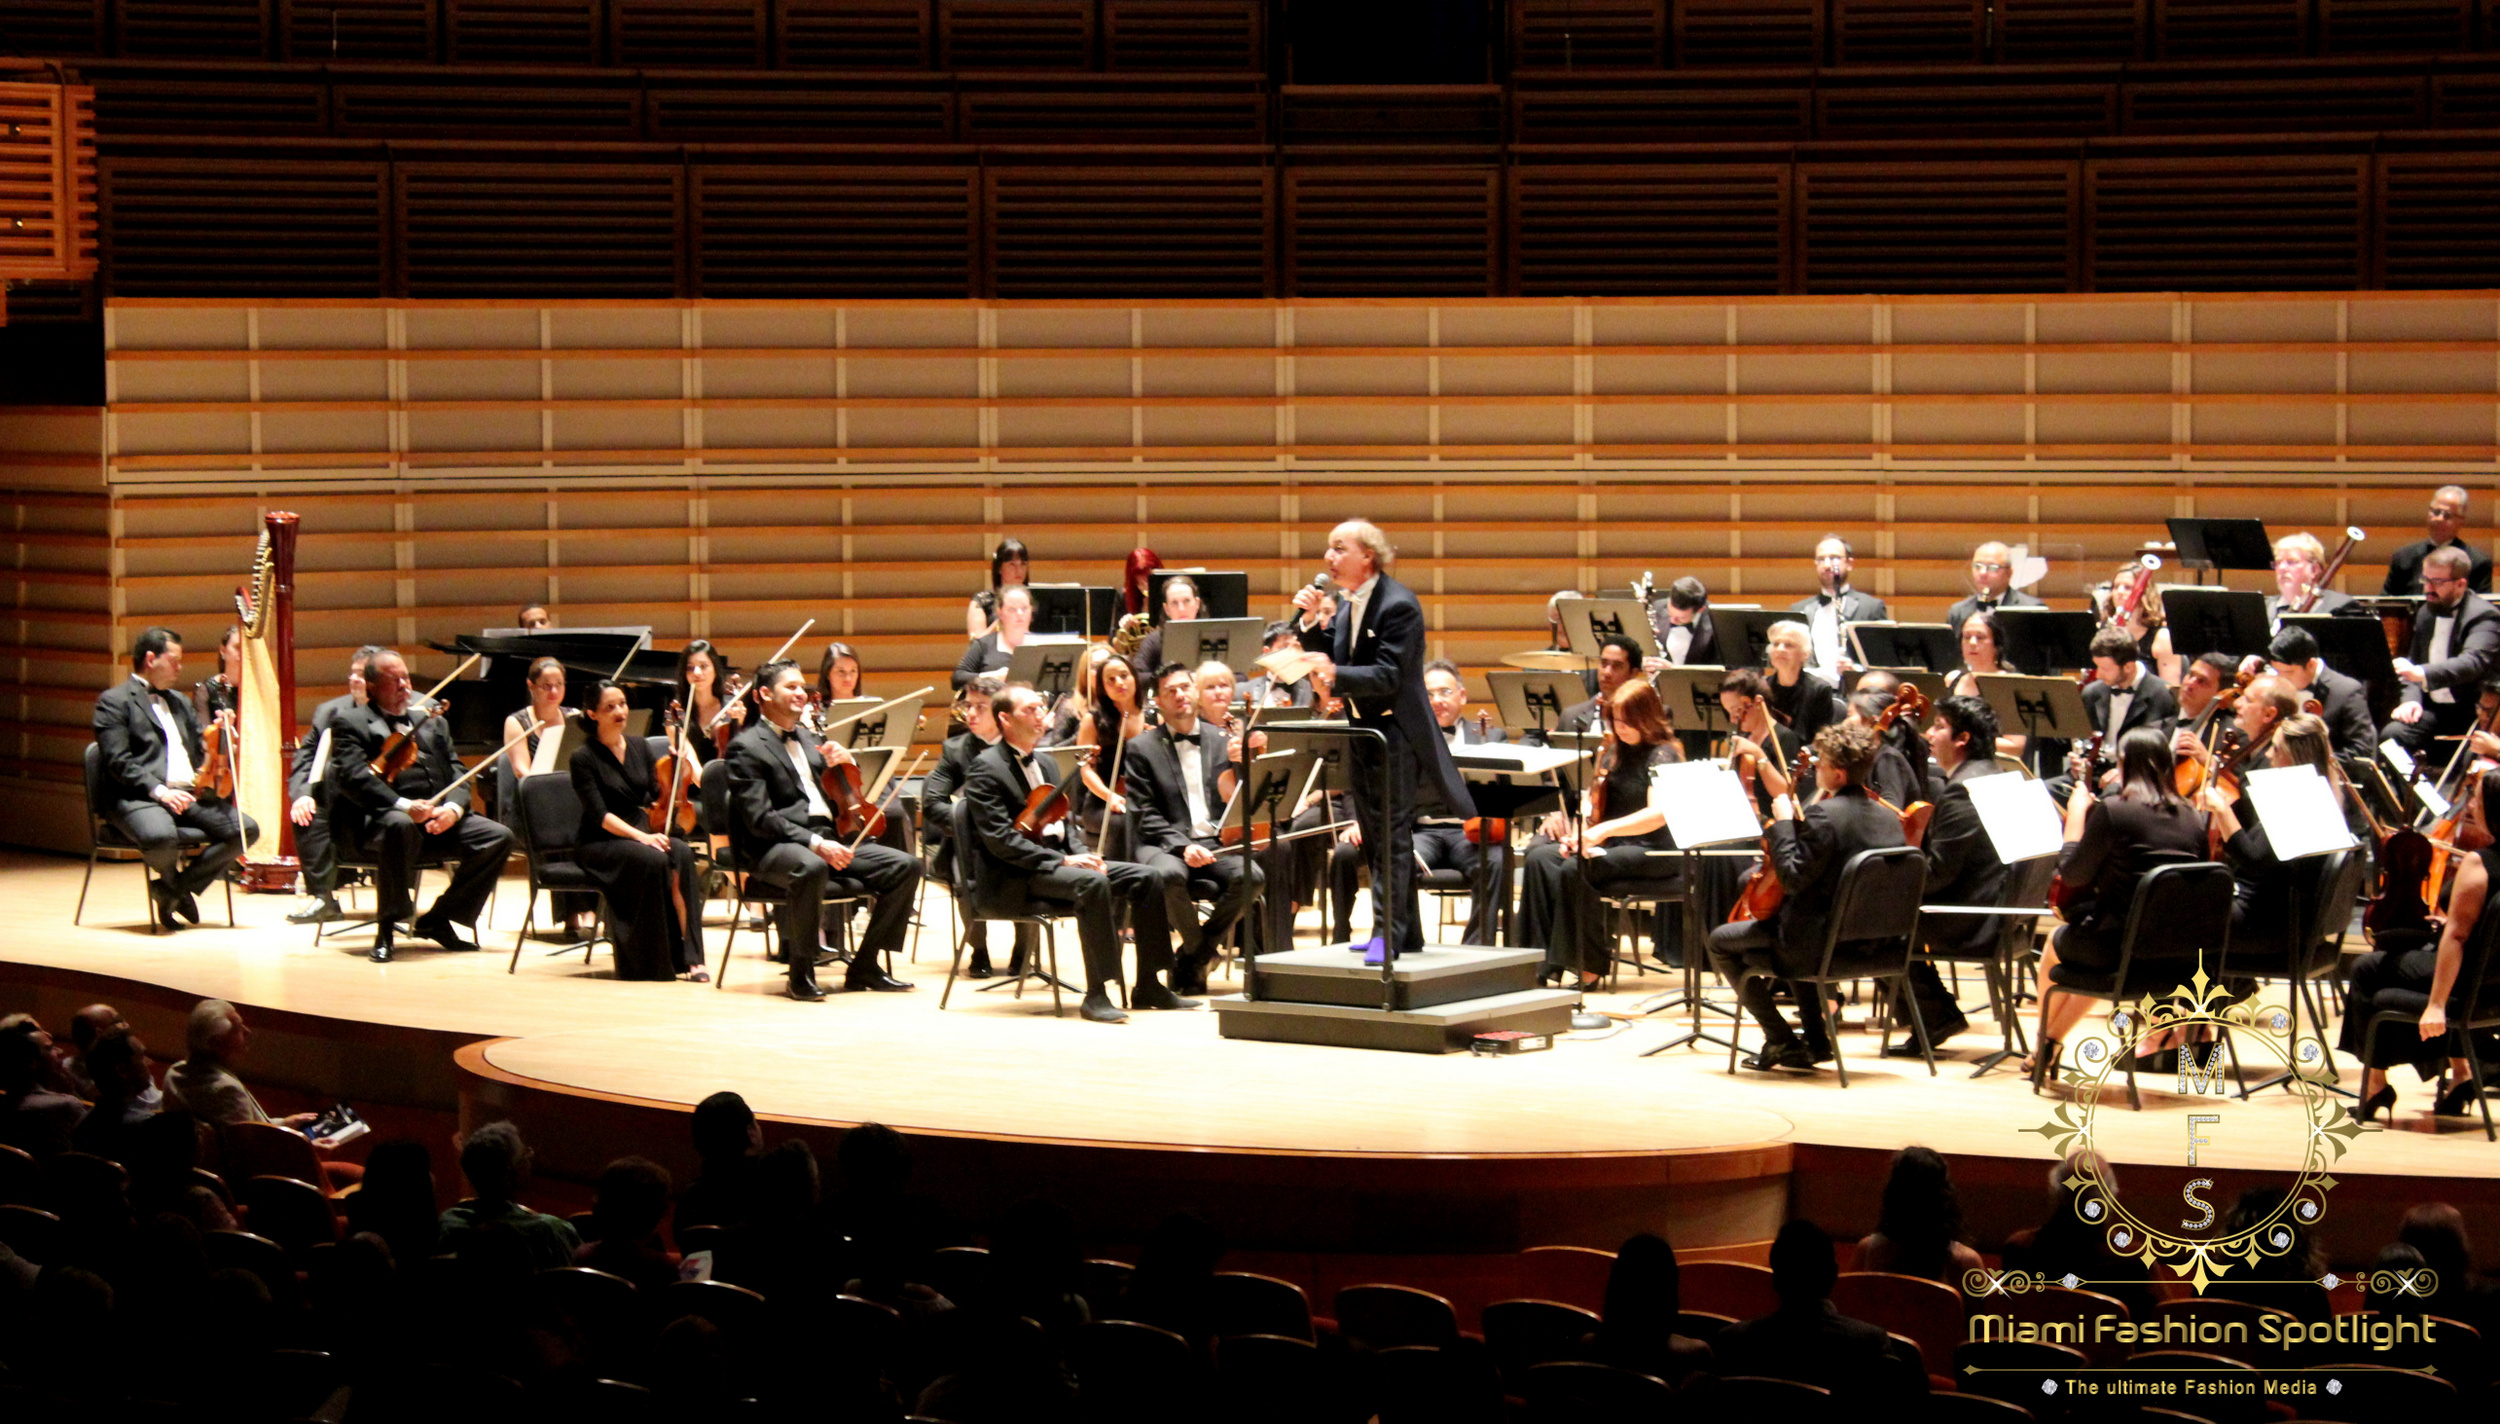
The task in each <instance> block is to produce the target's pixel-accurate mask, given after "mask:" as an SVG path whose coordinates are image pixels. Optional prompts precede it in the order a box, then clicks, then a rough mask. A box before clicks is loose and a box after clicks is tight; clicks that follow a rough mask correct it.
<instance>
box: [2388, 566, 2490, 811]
mask: <svg viewBox="0 0 2500 1424" xmlns="http://www.w3.org/2000/svg"><path fill="white" fill-rule="evenodd" d="M2473 568H2474V561H2473V557H2472V556H2471V555H2469V554H2467V553H2466V552H2465V551H2464V550H2463V549H2455V548H2447V549H2433V550H2431V552H2430V553H2429V555H2428V556H2427V557H2425V558H2424V559H2423V560H2422V606H2421V607H2420V608H2419V609H2417V610H2416V611H2415V612H2414V615H2413V641H2412V642H2411V643H2410V644H2408V645H2407V647H2406V650H2405V656H2404V657H2403V658H2401V659H2399V660H2398V661H2397V663H2396V676H2398V677H2400V678H2402V679H2404V683H2405V687H2404V691H2403V692H2402V693H2401V694H2399V700H2398V701H2397V703H2396V710H2395V711H2394V712H2393V713H2390V714H2389V715H2390V717H2391V718H2392V719H2393V720H2391V721H2390V722H2389V723H2388V725H2387V727H2386V729H2385V730H2386V733H2387V736H2388V738H2389V739H2390V740H2392V741H2394V742H2395V743H2396V744H2397V745H2399V746H2401V747H2403V748H2404V749H2405V750H2406V751H2407V752H2410V753H2411V754H2412V756H2413V759H2414V761H2415V762H2416V763H2417V764H2418V763H2420V762H2422V761H2423V759H2424V758H2426V757H2429V756H2432V755H2434V751H2433V748H2434V746H2435V745H2436V744H2437V743H2438V742H2439V740H2440V739H2441V738H2448V739H2451V740H2453V739H2454V738H2457V737H2461V736H2464V735H2465V733H2466V732H2467V731H2468V730H2469V729H2470V728H2471V727H2472V726H2473V724H2474V696H2475V690H2476V689H2477V688H2480V687H2481V686H2482V685H2483V684H2484V683H2486V682H2488V681H2490V680H2491V678H2492V676H2493V674H2495V673H2500V608H2494V607H2492V606H2491V604H2490V603H2489V602H2488V601H2486V600H2485V599H2484V598H2483V596H2482V595H2481V594H2479V593H2476V592H2474V591H2473V590H2472V588H2471V587H2469V586H2468V580H2469V579H2470V578H2471V576H2472V573H2473ZM2436 755H2437V756H2438V758H2439V761H2440V763H2441V764H2444V763H2445V762H2446V761H2447V756H2448V753H2447V749H2446V748H2445V747H2444V746H2442V747H2439V749H2438V751H2437V752H2436ZM2432 770H2434V771H2435V770H2436V767H2434V768H2432Z"/></svg>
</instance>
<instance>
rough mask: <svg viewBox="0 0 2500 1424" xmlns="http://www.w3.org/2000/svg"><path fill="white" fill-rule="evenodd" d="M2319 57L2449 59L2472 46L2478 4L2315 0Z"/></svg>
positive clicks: (2466, 1) (2422, 0)
mask: <svg viewBox="0 0 2500 1424" xmlns="http://www.w3.org/2000/svg"><path fill="white" fill-rule="evenodd" d="M2317 4H2318V52H2319V53H2321V54H2379V53H2387V52H2391V51H2392V52H2413V53H2425V54H2438V53H2446V52H2450V51H2455V50H2464V49H2471V48H2473V45H2474V0H2317Z"/></svg>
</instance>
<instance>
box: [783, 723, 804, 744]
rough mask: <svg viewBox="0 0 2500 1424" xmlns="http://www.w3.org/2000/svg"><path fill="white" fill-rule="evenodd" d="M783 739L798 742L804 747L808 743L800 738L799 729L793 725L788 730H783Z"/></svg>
mask: <svg viewBox="0 0 2500 1424" xmlns="http://www.w3.org/2000/svg"><path fill="white" fill-rule="evenodd" d="M781 739H782V740H783V741H785V742H792V743H796V744H797V745H799V746H802V747H803V746H806V745H807V743H806V742H805V741H802V740H801V739H800V734H799V729H798V728H796V727H792V728H790V729H789V730H788V731H785V732H783V733H782V734H781Z"/></svg>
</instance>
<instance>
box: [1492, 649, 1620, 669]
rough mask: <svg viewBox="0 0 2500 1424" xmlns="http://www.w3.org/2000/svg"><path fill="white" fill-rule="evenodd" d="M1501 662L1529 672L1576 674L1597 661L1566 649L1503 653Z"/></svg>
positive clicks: (1594, 664)
mask: <svg viewBox="0 0 2500 1424" xmlns="http://www.w3.org/2000/svg"><path fill="white" fill-rule="evenodd" d="M1502 661H1503V662H1505V663H1508V664H1509V665H1511V666H1512V667H1515V668H1526V669H1527V670H1528V671H1530V672H1578V671H1580V670H1581V669H1583V668H1590V667H1595V666H1596V665H1597V659H1595V658H1584V657H1582V656H1580V655H1579V654H1578V653H1575V652H1572V651H1571V650H1569V649H1568V648H1531V649H1529V650H1528V651H1527V652H1524V653H1504V654H1502Z"/></svg>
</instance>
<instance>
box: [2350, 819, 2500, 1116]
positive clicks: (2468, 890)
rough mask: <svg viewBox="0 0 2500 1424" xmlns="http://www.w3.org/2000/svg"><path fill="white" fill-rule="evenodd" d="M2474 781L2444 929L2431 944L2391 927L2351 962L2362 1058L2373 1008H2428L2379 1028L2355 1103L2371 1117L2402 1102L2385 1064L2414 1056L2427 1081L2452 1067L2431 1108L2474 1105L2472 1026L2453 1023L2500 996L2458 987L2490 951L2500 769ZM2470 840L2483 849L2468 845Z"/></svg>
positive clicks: (2498, 872)
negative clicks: (2494, 807) (2473, 995)
mask: <svg viewBox="0 0 2500 1424" xmlns="http://www.w3.org/2000/svg"><path fill="white" fill-rule="evenodd" d="M2466 788H2467V791H2468V792H2469V794H2468V795H2465V796H2463V797H2460V798H2459V801H2460V804H2459V805H2458V807H2457V829H2456V842H2457V845H2458V847H2459V849H2458V851H2457V852H2456V854H2455V856H2454V858H2453V859H2452V860H2451V862H2450V864H2451V865H2452V866H2453V868H2454V878H2453V880H2452V881H2451V883H2450V885H2449V889H2448V919H2447V923H2446V924H2445V925H2444V926H2441V927H2440V928H2439V930H2438V937H2437V938H2436V939H2435V940H2432V941H2431V942H2429V943H2424V942H2423V941H2422V939H2421V937H2420V936H2419V934H2418V933H2413V934H2404V935H2401V936H2400V935H2398V934H2396V933H2393V932H2391V933H2388V934H2383V935H2381V936H2379V937H2378V947H2377V948H2375V949H2373V950H2371V951H2370V952H2369V953H2368V954H2365V955H2362V956H2361V957H2360V958H2359V959H2356V960H2354V961H2353V962H2352V979H2351V987H2350V988H2349V989H2348V990H2346V992H2345V997H2344V1027H2343V1038H2342V1042H2341V1044H2340V1045H2339V1046H2340V1047H2342V1049H2343V1050H2344V1051H2345V1052H2346V1053H2349V1054H2351V1055H2353V1056H2354V1057H2355V1058H2359V1057H2361V1051H2362V1048H2363V1045H2364V1041H2365V1040H2366V1039H2367V1037H2368V1029H2369V1024H2370V1017H2371V1015H2373V1014H2376V1013H2378V1012H2379V1011H2381V1010H2394V1011H2397V1012H2401V1013H2410V1014H2419V1015H2421V1018H2420V1020H2419V1021H2418V1022H2417V1023H2414V1024H2403V1023H2391V1024H2386V1025H2383V1026H2382V1027H2381V1028H2380V1029H2379V1031H2378V1042H2377V1043H2376V1044H2375V1045H2372V1049H2373V1052H2372V1056H2371V1057H2370V1058H2369V1059H2368V1060H2367V1061H2366V1062H2365V1063H2364V1064H2363V1065H2362V1068H2361V1106H2360V1107H2358V1108H2356V1109H2354V1111H2353V1116H2354V1117H2355V1118H2358V1119H2359V1120H2361V1121H2363V1122H2368V1121H2369V1120H2370V1119H2372V1118H2375V1117H2380V1116H2385V1115H2389V1114H2392V1113H2393V1112H2394V1111H2395V1107H2396V1085H2395V1084H2394V1083H2393V1082H2392V1081H2390V1080H2389V1078H2388V1076H2387V1070H2388V1069H2390V1068H2393V1067H2395V1066H2396V1065H2397V1064H2399V1063H2409V1064H2411V1065H2413V1071H2414V1073H2415V1074H2416V1075H2417V1076H2418V1077H2420V1078H2421V1079H2422V1081H2424V1082H2426V1083H2427V1082H2429V1081H2431V1080H2432V1078H2434V1077H2435V1076H2437V1075H2438V1073H2439V1071H2440V1069H2441V1068H2442V1067H2443V1066H2445V1067H2446V1069H2447V1073H2448V1080H2447V1082H2445V1083H2444V1084H2442V1085H2441V1086H2440V1089H2439V1096H2438V1098H2437V1099H2436V1100H2435V1101H2434V1102H2433V1103H2432V1104H2431V1113H2432V1115H2433V1116H2435V1117H2447V1116H2454V1115H2458V1114H2462V1113H2467V1112H2471V1111H2472V1110H2473V1107H2474V1074H2473V1067H2472V1065H2471V1064H2469V1063H2467V1062H2466V1060H2465V1059H2464V1058H2463V1057H2462V1056H2461V1055H2457V1054H2455V1053H2454V1052H2453V1050H2455V1049H2458V1048H2466V1049H2468V1051H2471V1045H2469V1044H2467V1043H2466V1042H2465V1041H2464V1035H2462V1034H2451V1033H2450V1032H2449V1030H2448V1020H2449V1018H2450V1016H2451V1015H2454V1016H2456V1017H2459V1018H2464V1017H2468V1016H2471V1015H2473V1014H2475V1013H2477V1012H2479V1011H2481V1010H2483V1009H2486V1008H2488V1007H2489V1006H2490V1004H2491V1002H2492V1000H2494V999H2495V998H2500V985H2495V984H2485V985H2484V986H2483V1001H2482V1002H2481V1003H2479V1004H2472V1003H2466V1002H2465V1001H2464V1000H2463V999H2462V997H2460V995H2459V990H2460V989H2461V988H2462V987H2463V986H2464V983H2465V981H2466V980H2467V979H2468V978H2469V977H2471V969H2472V966H2471V965H2470V964H2469V963H2468V962H2467V959H2466V956H2467V954H2468V953H2470V952H2476V951H2479V952H2482V953H2484V954H2486V955H2487V954H2488V953H2489V952H2490V951H2489V949H2488V945H2489V944H2490V941H2491V936H2490V935H2489V934H2488V933H2482V932H2480V931H2486V930H2488V929H2489V928H2490V927H2489V926H2486V925H2484V924H2483V918H2484V916H2485V915H2486V914H2487V913H2488V912H2489V910H2490V907H2491V886H2492V882H2493V880H2494V879H2496V878H2500V843H2495V842H2494V841H2493V838H2492V832H2491V829H2490V827H2491V798H2492V796H2493V795H2494V794H2495V793H2500V771H2487V772H2485V773H2483V774H2482V775H2481V776H2478V777H2475V778H2474V779H2472V780H2470V781H2468V782H2467V783H2466ZM2468 846H2471V847H2475V848H2474V849H2471V850H2468V849H2465V847H2468ZM2433 908H2434V909H2436V908H2437V907H2436V906H2434V907H2433Z"/></svg>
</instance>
